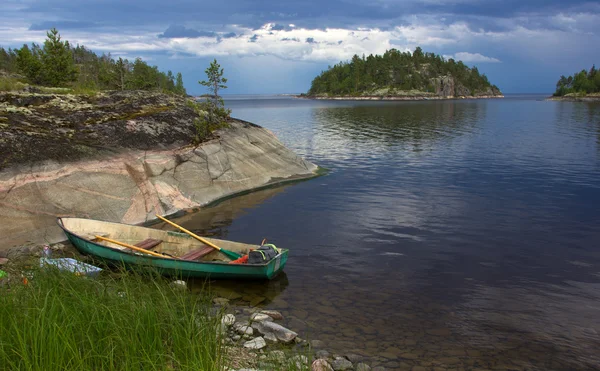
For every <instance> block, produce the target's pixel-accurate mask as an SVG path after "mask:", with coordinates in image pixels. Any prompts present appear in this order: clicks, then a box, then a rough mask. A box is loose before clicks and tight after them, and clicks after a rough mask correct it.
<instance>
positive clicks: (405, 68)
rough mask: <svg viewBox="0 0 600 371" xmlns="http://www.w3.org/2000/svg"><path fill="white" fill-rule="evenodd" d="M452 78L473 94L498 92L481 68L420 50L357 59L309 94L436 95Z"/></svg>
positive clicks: (323, 77) (327, 74)
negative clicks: (438, 85) (439, 84)
mask: <svg viewBox="0 0 600 371" xmlns="http://www.w3.org/2000/svg"><path fill="white" fill-rule="evenodd" d="M443 76H451V77H453V78H454V80H455V81H456V82H458V83H459V84H460V85H462V86H463V87H464V88H466V89H468V90H469V91H470V93H471V94H473V93H476V92H484V91H497V92H498V93H499V89H498V87H496V86H495V85H492V84H491V83H490V82H489V80H488V78H487V76H486V75H485V74H481V73H479V70H478V69H477V67H472V68H469V67H468V66H467V65H465V64H464V63H463V62H462V61H458V62H457V61H455V60H454V59H452V58H450V59H448V60H446V59H445V58H444V57H442V56H440V55H437V54H434V53H424V52H423V50H422V49H421V48H420V47H417V48H416V49H415V51H414V52H413V53H410V52H400V51H398V50H396V49H391V50H388V51H386V52H385V53H384V54H383V55H372V54H371V55H369V56H368V57H365V56H364V55H363V56H362V58H361V57H359V56H358V55H354V57H352V60H350V61H349V62H340V63H338V64H336V65H334V66H333V67H332V66H329V68H328V69H327V70H326V71H323V72H322V73H321V74H320V75H319V76H317V77H316V78H315V79H314V80H313V81H312V84H311V87H310V90H309V91H308V95H309V96H318V95H330V96H332V95H333V96H346V95H349V96H353V95H369V94H370V93H374V92H376V91H377V90H378V89H384V90H385V91H386V92H387V93H388V94H389V95H394V93H396V92H398V91H411V90H412V91H416V93H418V92H422V93H435V92H436V83H435V79H436V78H438V79H439V78H440V77H443Z"/></svg>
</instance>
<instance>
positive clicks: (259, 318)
mask: <svg viewBox="0 0 600 371" xmlns="http://www.w3.org/2000/svg"><path fill="white" fill-rule="evenodd" d="M250 319H251V320H253V321H256V322H262V321H271V320H272V318H271V317H270V316H268V315H266V314H263V313H253V314H252V315H251V316H250Z"/></svg>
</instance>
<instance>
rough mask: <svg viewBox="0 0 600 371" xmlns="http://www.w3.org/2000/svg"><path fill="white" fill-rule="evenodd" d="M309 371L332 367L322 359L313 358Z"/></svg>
mask: <svg viewBox="0 0 600 371" xmlns="http://www.w3.org/2000/svg"><path fill="white" fill-rule="evenodd" d="M310 370H311V371H333V368H332V367H331V365H330V364H329V362H327V361H326V360H324V359H315V361H314V362H313V363H312V365H310Z"/></svg>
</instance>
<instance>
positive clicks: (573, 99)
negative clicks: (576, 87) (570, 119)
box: [546, 95, 600, 102]
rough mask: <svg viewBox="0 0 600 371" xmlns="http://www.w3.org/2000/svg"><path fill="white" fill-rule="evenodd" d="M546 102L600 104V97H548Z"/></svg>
mask: <svg viewBox="0 0 600 371" xmlns="http://www.w3.org/2000/svg"><path fill="white" fill-rule="evenodd" d="M546 100H553V101H559V102H560V101H562V102H600V95H585V96H579V97H578V96H562V97H555V96H552V97H548V98H546Z"/></svg>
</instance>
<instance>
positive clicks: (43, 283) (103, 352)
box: [0, 269, 223, 371]
mask: <svg viewBox="0 0 600 371" xmlns="http://www.w3.org/2000/svg"><path fill="white" fill-rule="evenodd" d="M210 308H211V305H210V301H209V299H208V298H206V297H199V296H197V295H196V296H192V295H191V294H189V293H188V291H187V290H183V289H181V288H177V287H172V286H170V285H169V283H168V281H165V280H164V279H161V278H158V277H156V278H155V277H152V278H150V277H148V276H139V275H136V274H132V273H124V274H121V275H118V277H115V276H113V277H101V278H98V279H89V278H85V277H77V276H74V275H72V274H66V273H60V272H58V271H56V270H47V269H44V270H36V271H35V272H33V274H32V278H30V279H29V283H28V284H27V285H23V284H22V283H20V281H18V282H15V281H13V282H11V285H10V287H8V286H7V285H5V286H4V287H0V369H2V370H67V369H68V370H138V371H139V370H169V369H174V370H220V369H222V362H223V357H222V352H221V350H222V349H221V346H220V345H219V344H220V339H218V335H217V331H216V328H217V326H218V324H219V322H220V318H218V316H217V317H213V318H211V317H210V316H209V311H210Z"/></svg>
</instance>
